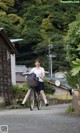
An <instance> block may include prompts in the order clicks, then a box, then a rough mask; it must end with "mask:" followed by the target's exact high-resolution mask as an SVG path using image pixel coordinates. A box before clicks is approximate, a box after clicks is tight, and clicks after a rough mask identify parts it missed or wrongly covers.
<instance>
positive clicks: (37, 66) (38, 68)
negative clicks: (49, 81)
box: [22, 59, 48, 106]
mask: <svg viewBox="0 0 80 133" xmlns="http://www.w3.org/2000/svg"><path fill="white" fill-rule="evenodd" d="M30 73H35V74H36V76H37V77H38V78H39V83H38V86H37V88H36V89H37V91H38V92H40V94H41V96H42V98H43V100H44V103H45V105H46V106H48V102H47V99H46V95H45V92H44V81H43V79H44V76H45V71H44V68H43V67H41V61H40V60H39V59H36V60H35V67H34V68H33V69H32V70H31V72H30ZM29 95H30V90H28V92H27V94H26V96H25V98H24V100H23V102H22V105H24V104H25V102H26V100H27V98H28V97H29Z"/></svg>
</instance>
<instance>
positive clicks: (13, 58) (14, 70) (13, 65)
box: [11, 54, 16, 84]
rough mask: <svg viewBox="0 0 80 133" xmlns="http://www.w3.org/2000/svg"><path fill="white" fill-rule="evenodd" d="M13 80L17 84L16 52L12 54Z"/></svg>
mask: <svg viewBox="0 0 80 133" xmlns="http://www.w3.org/2000/svg"><path fill="white" fill-rule="evenodd" d="M11 82H12V84H16V66H15V54H13V55H11Z"/></svg>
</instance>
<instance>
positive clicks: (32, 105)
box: [30, 89, 35, 111]
mask: <svg viewBox="0 0 80 133" xmlns="http://www.w3.org/2000/svg"><path fill="white" fill-rule="evenodd" d="M34 102H35V100H34V90H33V89H32V90H31V92H30V110H31V111H33V109H34Z"/></svg>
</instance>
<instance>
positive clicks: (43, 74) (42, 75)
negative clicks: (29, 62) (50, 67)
mask: <svg viewBox="0 0 80 133" xmlns="http://www.w3.org/2000/svg"><path fill="white" fill-rule="evenodd" d="M44 77H45V70H44V68H43V69H42V73H41V77H40V78H41V79H43V78H44Z"/></svg>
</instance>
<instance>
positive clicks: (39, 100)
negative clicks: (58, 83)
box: [36, 94, 42, 110]
mask: <svg viewBox="0 0 80 133" xmlns="http://www.w3.org/2000/svg"><path fill="white" fill-rule="evenodd" d="M36 102H37V109H38V110H41V108H42V99H41V96H40V95H39V94H38V98H37V101H36Z"/></svg>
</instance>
